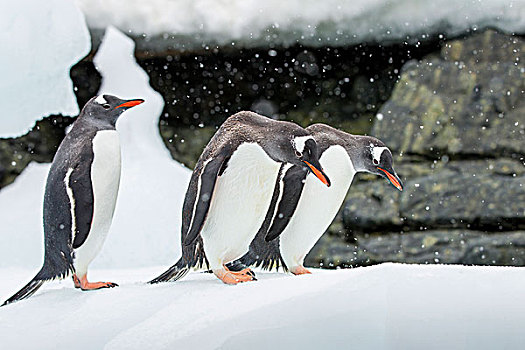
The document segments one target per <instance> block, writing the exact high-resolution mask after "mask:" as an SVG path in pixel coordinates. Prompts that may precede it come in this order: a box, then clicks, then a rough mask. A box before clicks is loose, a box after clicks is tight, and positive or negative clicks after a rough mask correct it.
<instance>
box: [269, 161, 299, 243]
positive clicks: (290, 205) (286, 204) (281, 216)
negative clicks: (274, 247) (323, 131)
mask: <svg viewBox="0 0 525 350" xmlns="http://www.w3.org/2000/svg"><path fill="white" fill-rule="evenodd" d="M307 174H308V172H307V170H306V169H305V168H304V167H299V166H297V165H294V166H292V167H291V168H290V169H288V171H286V173H285V175H284V177H283V179H282V183H283V185H282V194H281V195H280V198H279V200H278V202H277V210H275V212H274V214H273V218H272V221H271V224H270V228H269V229H268V232H267V233H266V236H265V240H266V242H270V241H272V240H274V239H276V238H277V237H279V235H280V234H281V233H282V232H283V231H284V229H285V228H286V226H287V225H288V223H289V222H290V219H291V218H292V216H293V213H294V212H295V209H296V208H297V204H298V203H299V199H300V198H301V193H302V192H303V188H304V183H305V180H306V175H307Z"/></svg>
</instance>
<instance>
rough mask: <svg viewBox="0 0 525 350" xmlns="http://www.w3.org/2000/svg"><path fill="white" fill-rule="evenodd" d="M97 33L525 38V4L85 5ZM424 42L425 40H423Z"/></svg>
mask: <svg viewBox="0 0 525 350" xmlns="http://www.w3.org/2000/svg"><path fill="white" fill-rule="evenodd" d="M78 2H79V5H80V7H81V8H82V10H83V11H84V13H85V14H86V18H87V22H88V25H89V26H90V27H91V28H95V29H96V28H105V27H106V26H107V25H110V24H112V25H115V26H117V27H118V28H120V29H121V30H123V31H124V32H126V33H130V34H132V35H133V36H141V35H142V34H146V35H148V36H163V37H164V38H165V39H169V38H170V36H173V37H172V38H171V39H173V43H172V44H173V45H177V44H178V43H180V42H187V44H185V45H187V46H197V47H198V46H199V45H200V44H203V43H204V44H208V45H214V44H218V45H224V44H231V42H236V43H238V44H239V45H242V46H254V45H264V44H266V45H267V44H268V43H274V44H284V45H293V44H296V43H302V44H306V45H313V46H321V45H330V46H333V45H336V46H338V45H348V44H356V43H361V42H367V41H404V40H406V39H407V36H410V37H415V39H421V35H430V34H436V33H446V34H449V35H454V34H458V33H461V32H463V31H465V30H466V29H470V28H474V29H475V28H483V27H494V28H498V29H502V30H504V31H513V32H520V33H523V32H525V16H524V13H525V2H524V1H504V0H482V1H481V0H466V1H456V0H436V1H420V0H354V1H341V0H325V1H315V0H290V1H281V0H268V1H258V0H223V1H216V0H196V1H195V0H185V1H170V0H150V1H141V0H78ZM423 38H424V36H423Z"/></svg>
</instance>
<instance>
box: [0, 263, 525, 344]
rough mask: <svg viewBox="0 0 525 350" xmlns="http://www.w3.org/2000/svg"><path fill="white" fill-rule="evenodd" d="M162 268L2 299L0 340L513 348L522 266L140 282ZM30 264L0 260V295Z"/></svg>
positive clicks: (518, 330)
mask: <svg viewBox="0 0 525 350" xmlns="http://www.w3.org/2000/svg"><path fill="white" fill-rule="evenodd" d="M161 270H162V267H157V268H148V269H138V270H100V271H94V272H93V273H92V277H95V279H97V278H98V279H110V280H112V281H113V280H114V281H117V282H120V287H118V288H115V289H107V290H99V291H91V292H81V291H78V290H75V289H74V288H73V286H72V283H71V281H69V280H68V281H64V282H62V283H61V284H59V283H57V282H54V283H53V284H52V283H49V284H48V285H46V286H44V287H43V288H42V290H41V291H39V292H38V293H37V294H36V295H35V296H33V297H32V298H30V299H28V300H25V301H21V302H18V303H15V304H12V305H8V306H6V307H3V308H0V324H1V325H2V327H0V345H1V347H2V348H4V349H15V348H16V349H34V348H38V349H56V348H63V349H65V348H75V349H102V348H104V349H218V348H220V349H247V348H249V349H284V348H286V349H418V350H419V349H520V348H522V347H523V344H525V332H524V331H523V325H524V324H525V298H524V295H525V279H524V278H523V274H524V273H525V269H524V268H508V267H466V266H445V265H432V266H429V265H402V264H383V265H378V266H373V267H366V268H357V269H351V270H338V271H321V270H314V274H312V275H307V276H299V277H296V276H291V275H286V274H280V273H259V274H258V276H259V281H256V282H249V283H245V284H241V285H237V286H227V285H224V284H223V283H221V282H220V281H219V280H218V279H217V278H215V277H214V276H213V275H211V274H202V273H192V274H190V275H188V276H187V277H186V278H185V279H183V280H182V281H179V282H175V283H165V284H159V285H153V286H152V285H146V284H143V283H142V282H141V281H145V280H147V279H149V278H151V277H153V276H154V275H155V274H157V273H159V272H160V271H161ZM24 276H27V271H23V270H14V269H0V279H1V280H2V281H4V283H2V284H1V285H0V298H5V297H7V296H9V295H10V294H11V293H12V292H13V291H14V289H16V286H17V285H20V281H21V279H23V277H24Z"/></svg>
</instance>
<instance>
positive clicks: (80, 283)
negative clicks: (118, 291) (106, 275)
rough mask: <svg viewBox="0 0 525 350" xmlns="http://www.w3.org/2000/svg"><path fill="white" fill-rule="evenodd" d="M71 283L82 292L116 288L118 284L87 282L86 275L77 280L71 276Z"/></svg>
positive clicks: (75, 276)
mask: <svg viewBox="0 0 525 350" xmlns="http://www.w3.org/2000/svg"><path fill="white" fill-rule="evenodd" d="M73 283H74V284H75V288H80V289H81V290H84V291H86V290H96V289H102V288H114V287H118V284H117V283H114V282H89V281H88V280H87V275H84V276H82V277H81V278H78V277H77V275H73Z"/></svg>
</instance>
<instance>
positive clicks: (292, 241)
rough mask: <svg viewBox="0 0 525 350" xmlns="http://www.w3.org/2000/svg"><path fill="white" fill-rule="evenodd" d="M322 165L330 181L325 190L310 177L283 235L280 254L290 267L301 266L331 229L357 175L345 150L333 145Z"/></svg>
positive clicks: (323, 158) (324, 153)
mask: <svg viewBox="0 0 525 350" xmlns="http://www.w3.org/2000/svg"><path fill="white" fill-rule="evenodd" d="M319 162H320V163H321V166H322V167H323V169H324V171H325V172H326V174H327V175H328V177H329V178H330V180H331V186H330V187H326V186H325V185H324V184H322V183H321V182H320V181H319V180H318V179H317V178H316V177H315V176H312V175H311V174H309V175H308V177H307V178H306V182H305V186H304V189H303V192H302V194H301V198H300V199H299V202H298V204H297V209H296V210H295V212H294V214H293V216H292V218H291V219H290V222H289V224H288V226H287V227H286V228H285V230H284V231H283V232H282V234H281V236H280V237H281V238H280V245H281V254H282V257H283V259H284V261H285V262H286V264H287V266H288V267H292V266H297V265H302V261H303V259H304V257H305V256H306V254H308V252H309V251H310V249H312V247H313V246H314V245H315V243H316V242H317V240H319V238H320V237H321V236H322V235H323V233H324V232H325V231H326V229H328V227H329V226H330V224H331V223H332V221H333V219H334V218H335V216H336V215H337V212H338V211H339V208H340V207H341V204H342V203H343V201H344V199H345V197H346V193H347V191H348V188H349V187H350V184H351V183H352V179H353V178H354V175H355V169H354V166H353V164H352V161H351V160H350V157H349V156H348V153H347V152H346V150H345V149H344V148H343V147H341V146H331V147H330V148H328V149H327V150H326V151H325V152H323V154H322V155H321V157H320V159H319Z"/></svg>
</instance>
